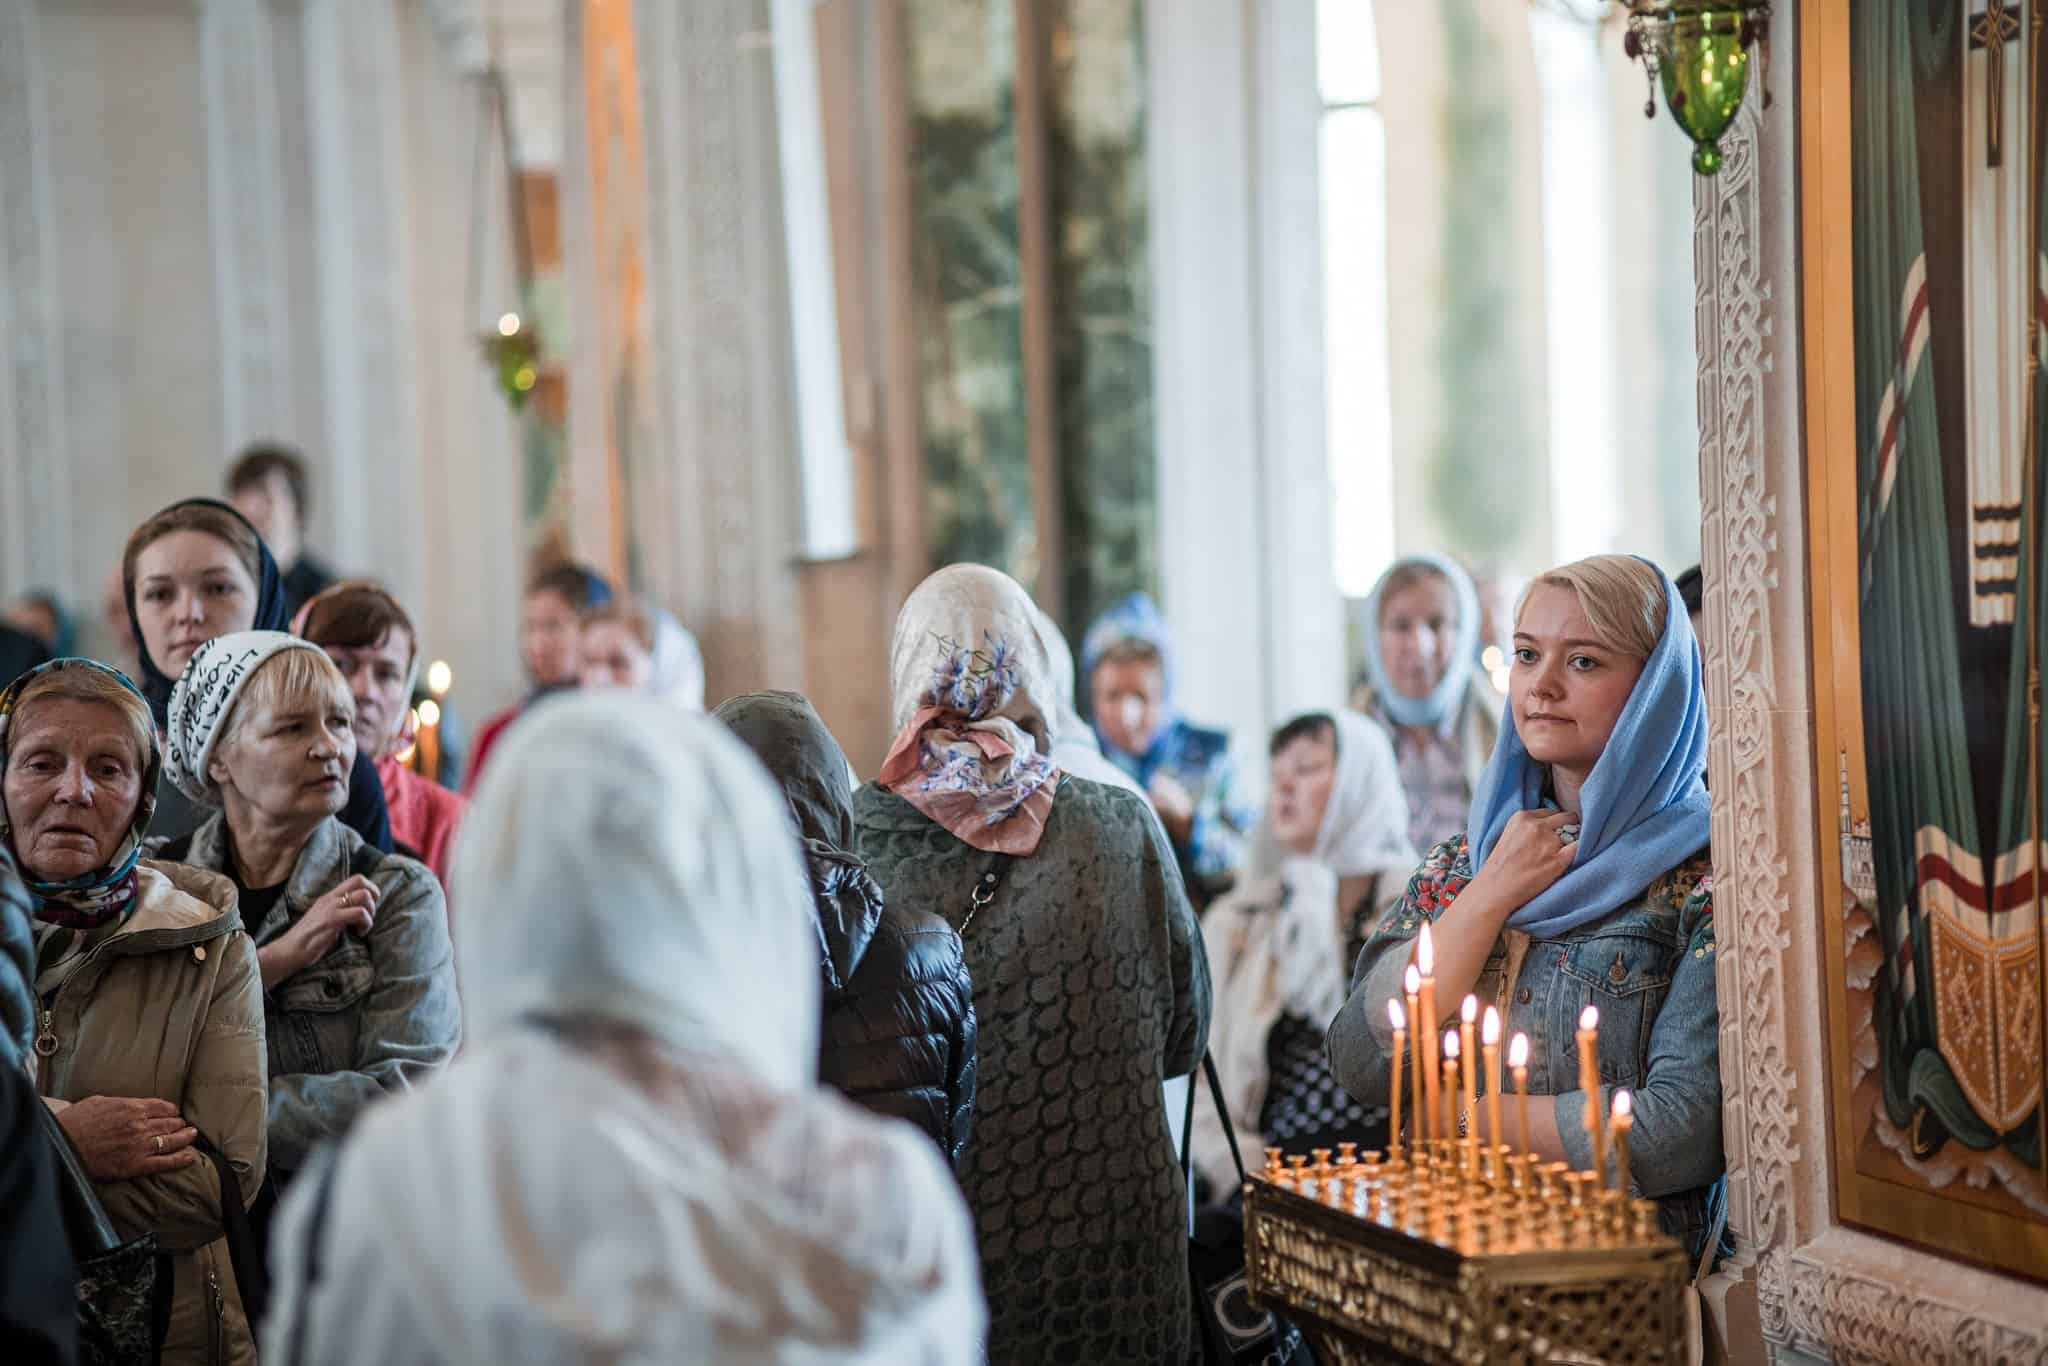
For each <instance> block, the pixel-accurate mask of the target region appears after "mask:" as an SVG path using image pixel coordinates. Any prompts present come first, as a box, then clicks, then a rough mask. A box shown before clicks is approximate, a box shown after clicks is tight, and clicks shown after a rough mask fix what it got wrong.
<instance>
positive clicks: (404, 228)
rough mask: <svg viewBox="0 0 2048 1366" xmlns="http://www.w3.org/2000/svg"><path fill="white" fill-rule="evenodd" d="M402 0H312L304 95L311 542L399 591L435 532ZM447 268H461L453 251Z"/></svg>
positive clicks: (407, 586) (410, 586) (408, 587)
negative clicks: (314, 367)
mask: <svg viewBox="0 0 2048 1366" xmlns="http://www.w3.org/2000/svg"><path fill="white" fill-rule="evenodd" d="M394 4H395V0H307V3H306V9H305V21H304V23H305V62H306V87H307V88H306V99H307V123H308V129H309V140H310V143H311V146H312V175H313V207H314V215H315V218H316V220H317V232H318V248H319V256H318V273H319V286H318V289H317V299H318V318H319V329H318V332H319V341H320V355H321V365H322V372H323V380H324V389H325V392H326V395H327V401H326V408H327V425H326V431H325V432H324V433H323V434H322V439H321V440H319V441H317V442H309V444H310V445H311V446H312V447H313V449H312V450H310V451H309V455H310V456H312V458H313V459H314V460H315V462H316V463H317V465H318V466H319V470H320V476H321V477H320V487H321V489H322V490H323V494H322V496H321V499H320V501H319V502H318V503H317V504H316V506H315V507H314V510H313V516H314V521H315V524H316V528H317V533H318V534H317V535H316V536H315V538H314V543H315V544H318V545H321V546H324V547H326V548H327V549H328V551H329V552H330V554H331V555H332V556H333V558H334V560H335V561H336V562H337V563H340V564H346V565H350V566H359V567H360V568H361V569H362V570H363V571H365V572H369V573H373V574H375V575H377V576H378V577H380V578H382V579H384V580H385V581H386V582H388V583H389V584H390V585H391V586H392V588H393V589H394V590H395V591H398V592H400V593H405V592H409V591H412V590H414V589H415V587H416V585H417V583H418V581H419V564H420V544H421V538H422V536H423V535H424V533H425V531H426V527H425V525H424V520H425V519H424V517H423V512H422V499H421V496H420V470H421V464H422V456H423V452H422V449H421V442H420V437H419V419H418V395H417V392H416V389H415V385H416V383H417V372H418V366H419V360H420V357H419V355H418V353H417V344H416V341H417V339H416V334H415V330H414V318H413V289H412V283H413V282H412V272H411V253H410V249H409V248H410V243H411V241H412V219H411V206H410V203H409V193H408V185H407V180H408V176H407V169H408V166H409V157H410V155H411V153H412V151H413V146H412V142H411V139H410V138H409V137H408V135H407V131H406V128H405V123H404V118H405V100H404V71H403V65H402V63H401V59H400V51H399V30H398V15H397V13H396V11H395V8H394ZM448 264H449V268H450V269H455V268H458V267H459V264H460V263H459V262H450V263H448Z"/></svg>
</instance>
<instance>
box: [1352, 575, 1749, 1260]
mask: <svg viewBox="0 0 2048 1366" xmlns="http://www.w3.org/2000/svg"><path fill="white" fill-rule="evenodd" d="M1706 756H1707V723H1706V703H1705V698H1704V696H1703V693H1702V687H1701V676H1700V656H1699V648H1698V646H1697V645H1696V644H1695V643H1694V640H1693V634H1692V626H1691V624H1690V622H1689V621H1688V620H1687V618H1686V613H1685V606H1684V604H1683V602H1681V601H1680V598H1679V594H1678V589H1677V587H1676V585H1674V584H1673V583H1672V582H1671V580H1670V578H1669V577H1667V576H1666V575H1665V574H1664V573H1663V572H1662V571H1661V570H1659V569H1657V568H1656V567H1655V566H1654V565H1651V564H1650V563H1649V562H1648V561H1645V560H1639V559H1634V558H1632V557H1628V556H1620V555H1599V556H1594V557H1593V558H1591V559H1586V560H1580V561H1578V562H1576V563H1573V564H1569V565H1565V566H1563V567H1562V568H1559V569H1554V570H1551V571H1550V572H1549V573H1547V574H1542V575H1539V576H1538V577H1537V578H1536V580H1535V582H1534V583H1533V584H1532V585H1531V586H1530V588H1529V590H1528V592H1527V594H1526V595H1525V596H1524V597H1523V599H1522V604H1521V608H1520V611H1519V612H1518V613H1517V615H1516V620H1515V634H1514V661H1513V666H1512V679H1511V683H1510V686H1509V699H1508V715H1507V723H1506V724H1505V725H1503V727H1502V729H1501V735H1500V742H1499V744H1498V745H1496V746H1495V748H1494V752H1493V758H1492V759H1491V761H1490V762H1489V763H1488V764H1487V767H1486V772H1485V774H1484V775H1483V776H1482V777H1481V779H1480V783H1479V787H1478V790H1477V791H1476V792H1474V794H1473V797H1472V805H1471V809H1470V812H1469V816H1468V821H1467V825H1466V829H1465V831H1464V832H1463V833H1461V834H1458V835H1455V836H1453V837H1452V838H1450V839H1448V840H1445V841H1444V842H1443V843H1441V844H1439V845H1437V846H1436V847H1435V848H1434V849H1432V850H1431V851H1430V852H1429V854H1428V855H1426V856H1425V857H1424V859H1423V862H1422V867H1421V868H1420V870H1418V871H1417V873H1416V874H1415V876H1414V877H1413V878H1412V879H1411V880H1410V881H1409V884H1408V890H1407V892H1406V894H1405V895H1404V896H1403V898H1402V900H1401V902H1400V904H1399V905H1397V906H1395V907H1394V908H1393V910H1392V911H1390V912H1389V914H1388V916H1387V919H1386V921H1385V922H1384V923H1383V925H1382V926H1381V929H1380V931H1379V932H1378V933H1377V934H1376V935H1375V936H1374V937H1373V938H1372V939H1371V940H1370V941H1369V942H1368V943H1367V945H1366V948H1365V951H1364V953H1362V954H1361V955H1360V957H1359V961H1358V965H1357V968H1356V970H1355V971H1354V973H1353V975H1352V982H1351V995H1350V999H1349V1000H1347V1001H1346V1002H1345V1004H1344V1008H1343V1010H1342V1011H1341V1012H1339V1014H1338V1015H1337V1018H1336V1020H1335V1022H1334V1023H1333V1024H1332V1025H1331V1027H1330V1034H1329V1041H1328V1042H1329V1052H1330V1060H1331V1063H1332V1065H1333V1066H1334V1067H1335V1069H1336V1072H1337V1076H1338V1079H1339V1080H1340V1081H1342V1082H1343V1083H1344V1085H1345V1087H1346V1089H1348V1090H1349V1091H1350V1092H1351V1094H1352V1095H1354V1096H1357V1097H1360V1098H1361V1099H1377V1098H1378V1097H1381V1096H1384V1095H1386V1094H1387V1085H1388V1081H1389V1076H1388V1074H1389V1071H1390V1059H1391V1051H1392V1046H1393V1038H1392V1030H1391V1026H1390V1022H1389V1020H1388V1015H1387V1002H1388V1001H1389V1000H1390V999H1398V998H1399V997H1400V996H1401V995H1402V980H1401V979H1402V976H1403V974H1404V972H1405V971H1406V969H1407V967H1408V965H1409V963H1410V962H1411V960H1412V958H1413V957H1414V954H1415V951H1416V947H1417V946H1416V943H1415V940H1416V938H1417V937H1418V935H1419V934H1420V933H1421V930H1422V927H1423V926H1424V925H1428V926H1430V927H1431V933H1432V936H1433V939H1434V948H1435V965H1434V966H1435V975H1436V984H1437V985H1436V990H1437V1000H1438V1002H1439V1003H1440V1005H1441V1007H1442V1009H1443V1010H1444V1012H1445V1018H1444V1019H1441V1020H1434V1021H1430V1022H1429V1024H1430V1026H1431V1027H1433V1028H1435V1029H1439V1030H1440V1029H1442V1028H1444V1026H1445V1025H1446V1024H1447V1023H1448V1022H1449V1021H1450V1020H1451V1019H1452V1018H1454V1017H1455V1012H1456V1011H1457V1009H1458V1007H1459V1004H1460V1002H1461V1000H1462V999H1463V997H1464V996H1465V995H1466V994H1467V993H1468V992H1471V993H1476V994H1477V995H1478V996H1479V998H1480V999H1481V1000H1482V1001H1484V1002H1489V1003H1492V1004H1493V1005H1494V1006H1495V1007H1496V1008H1497V1009H1498V1010H1499V1011H1500V1013H1501V1015H1502V1018H1503V1021H1504V1033H1503V1037H1504V1038H1511V1037H1512V1036H1513V1035H1514V1034H1515V1033H1525V1034H1527V1035H1528V1037H1529V1094H1530V1095H1531V1096H1532V1097H1545V1098H1546V1100H1545V1101H1544V1103H1541V1104H1536V1105H1532V1106H1531V1107H1530V1112H1529V1113H1530V1120H1531V1124H1530V1128H1531V1141H1532V1144H1533V1146H1534V1147H1535V1149H1536V1151H1537V1152H1538V1153H1539V1154H1541V1155H1542V1156H1543V1157H1544V1158H1545V1159H1546V1160H1560V1161H1565V1162H1569V1163H1570V1164H1571V1165H1572V1167H1574V1168H1577V1169H1591V1168H1592V1167H1593V1166H1594V1165H1595V1158H1594V1150H1593V1138H1592V1135H1591V1134H1589V1132H1588V1130H1587V1126H1586V1122H1585V1114H1586V1108H1587V1100H1588V1097H1587V1094H1586V1090H1585V1089H1584V1088H1585V1087H1587V1086H1589V1085H1590V1086H1592V1087H1594V1088H1596V1090H1597V1094H1596V1095H1595V1096H1594V1097H1593V1101H1594V1104H1595V1105H1596V1106H1597V1107H1598V1108H1599V1110H1600V1111H1601V1113H1603V1114H1605V1113H1606V1112H1607V1110H1608V1108H1609V1106H1610V1105H1611V1102H1612V1096H1613V1093H1614V1092H1615V1091H1616V1090H1621V1089H1626V1090H1628V1091H1630V1092H1631V1093H1632V1097H1631V1099H1632V1102H1633V1105H1634V1115H1635V1130H1634V1140H1633V1143H1632V1145H1631V1148H1632V1154H1631V1157H1632V1160H1631V1165H1630V1175H1631V1180H1632V1183H1633V1186H1634V1193H1635V1194H1636V1195H1638V1196H1641V1197H1644V1198H1647V1199H1654V1200H1656V1201H1657V1202H1658V1205H1659V1207H1660V1210H1661V1213H1662V1216H1663V1220H1664V1224H1665V1227H1666V1229H1667V1230H1668V1231H1669V1232H1671V1233H1673V1234H1675V1235H1677V1236H1679V1237H1681V1238H1684V1239H1686V1240H1687V1241H1688V1242H1689V1244H1690V1245H1691V1247H1692V1250H1693V1253H1694V1255H1695V1256H1696V1257H1697V1256H1699V1255H1701V1254H1702V1253H1704V1252H1706V1251H1707V1250H1708V1249H1709V1245H1710V1244H1711V1243H1712V1242H1713V1241H1714V1240H1715V1238H1716V1236H1717V1234H1718V1228H1719V1214H1720V1210H1721V1208H1722V1203H1721V1202H1722V1153H1721V1070H1720V1053H1719V1032H1718V1027H1717V1025H1718V1019H1719V1014H1718V1008H1717V1006H1716V1002H1715V996H1714V906H1713V879H1712V876H1711V865H1710V862H1709V860H1708V857H1707V852H1708V851H1707V835H1708V804H1707V791H1706V785H1705V783H1704V781H1703V775H1704V772H1705V768H1706ZM1587 1006H1594V1007H1597V1008H1598V1010H1599V1046H1598V1058H1597V1061H1598V1070H1599V1075H1598V1077H1597V1078H1582V1077H1581V1076H1580V1074H1579V1064H1578V1053H1577V1049H1576V1046H1575V1042H1574V1033H1575V1031H1576V1029H1577V1028H1578V1023H1579V1019H1580V1015H1581V1013H1582V1012H1583V1011H1584V1010H1585V1008H1586V1007H1587Z"/></svg>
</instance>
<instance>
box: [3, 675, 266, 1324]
mask: <svg viewBox="0 0 2048 1366" xmlns="http://www.w3.org/2000/svg"><path fill="white" fill-rule="evenodd" d="M160 767H161V755H160V752H159V750H158V747H157V733H156V725H155V723H154V721H153V720H152V718H151V716H150V714H149V705H148V703H147V702H145V701H144V700H143V697H142V694H141V693H140V692H139V691H137V690H136V688H135V686H134V684H132V683H130V682H129V681H128V680H127V679H126V678H125V677H123V676H122V675H121V674H118V673H116V672H115V671H114V670H112V669H109V668H107V667H106V666H105V665H101V664H95V663H93V662H91V661H90V660H84V659H60V660H57V661H55V662H54V663H51V664H46V665H44V666H43V667H42V668H40V669H38V670H36V671H35V672H33V673H30V674H28V675H26V676H24V677H23V678H21V679H19V680H17V681H16V682H15V683H14V684H13V685H12V686H11V687H9V688H8V689H7V690H6V691H5V692H0V843H4V845H5V848H6V851H7V852H8V853H10V854H12V855H13V856H14V858H15V859H16V861H18V862H19V864H20V865H21V868H22V870H23V873H24V876H25V877H26V879H27V881H28V886H29V891H30V893H31V895H32V897H33V907H34V910H33V914H34V920H35V958H36V964H35V989H36V993H37V997H38V1000H37V1002H36V1005H37V1019H36V1024H35V1044H34V1050H33V1057H32V1061H33V1064H34V1069H35V1076H36V1082H37V1086H38V1089H39V1090H40V1091H41V1093H42V1094H43V1095H44V1096H45V1097H47V1098H48V1104H49V1105H50V1106H51V1108H52V1109H54V1110H55V1111H56V1112H57V1122H58V1124H59V1125H60V1126H61V1127H62V1128H63V1130H64V1135H65V1137H66V1138H67V1139H68V1140H69V1141H70V1143H71V1145H72V1147H74V1148H75V1149H76V1150H77V1152H78V1156H79V1159H80V1162H81V1164H82V1165H83V1166H84V1168H85V1172H86V1174H87V1175H88V1176H89V1177H91V1178H92V1182H93V1186H94V1189H95V1191H96V1193H97V1194H98V1195H99V1197H100V1201H101V1203H102V1204H103V1205H105V1206H106V1210H107V1213H108V1215H109V1216H110V1217H111V1218H112V1220H113V1222H114V1224H115V1227H116V1230H117V1231H118V1232H119V1233H120V1234H121V1236H122V1237H123V1238H129V1239H132V1238H138V1237H141V1236H142V1235H143V1234H145V1233H154V1234H155V1235H156V1238H157V1244H158V1246H159V1248H161V1249H162V1250H163V1251H164V1252H166V1253H168V1254H170V1256H171V1262H170V1279H171V1287H172V1301H171V1313H170V1322H169V1328H168V1331H167V1334H166V1337H165V1341H164V1345H163V1360H164V1361H166V1362H172V1363H178V1362H190V1363H198V1362H201V1361H208V1362H221V1361H228V1362H249V1361H253V1360H254V1359H255V1342H254V1336H253V1331H252V1324H251V1322H250V1320H251V1318H253V1315H254V1308H255V1300H254V1294H255V1288H254V1287H253V1286H251V1285H245V1284H244V1283H243V1282H242V1280H241V1273H243V1272H249V1273H250V1274H251V1275H252V1276H253V1275H255V1274H256V1270H255V1266H254V1263H253V1260H245V1261H239V1262H238V1261H237V1260H236V1256H235V1254H236V1252H237V1249H236V1248H235V1247H233V1246H231V1244H230V1241H229V1234H228V1229H229V1228H230V1227H235V1226H239V1225H240V1224H241V1220H242V1216H243V1213H244V1209H245V1207H246V1205H247V1203H248V1202H249V1201H250V1200H252V1199H254V1198H255V1196H256V1192H257V1189H258V1186H259V1184H260V1182H261V1181H262V1178H263V1171H264V1149H265V1124H264V1102H265V1089H264V1064H263V990H262V984H261V982H260V981H259V980H258V974H257V967H256V950H255V948H254V946H253V945H252V944H251V943H250V942H249V936H248V935H246V934H244V933H243V932H242V922H241V919H240V917H239V916H238V915H237V914H236V910H235V893H234V888H233V887H232V886H231V885H230V884H229V883H228V881H227V879H225V878H222V877H217V876H215V875H213V874H211V873H206V872H202V871H200V870H198V869H195V868H186V867H181V866H179V865H177V864H174V863H156V862H150V861H146V860H143V859H142V857H141V853H142V839H143V833H144V831H146V830H147V829H148V827H149V821H150V816H151V814H152V808H153V807H154V806H155V804H156V784H157V773H158V769H159V768H160ZM202 1135H203V1136H204V1138H205V1141H206V1142H207V1143H209V1144H211V1145H213V1146H214V1147H215V1148H217V1149H218V1150H219V1151H220V1152H221V1153H222V1154H223V1155H224V1159H225V1163H226V1170H227V1171H228V1172H229V1174H230V1175H231V1176H232V1177H233V1182H232V1189H229V1190H223V1189H222V1185H223V1183H222V1181H221V1179H220V1172H221V1169H220V1168H218V1167H216V1166H214V1165H212V1164H211V1163H209V1162H206V1161H203V1160H201V1157H202V1154H201V1149H200V1147H199V1146H198V1145H199V1144H200V1140H201V1136H202ZM239 1251H240V1253H241V1255H242V1256H243V1257H244V1258H247V1259H253V1257H254V1254H255V1249H254V1248H253V1247H250V1246H247V1245H244V1246H243V1247H242V1248H241V1249H239ZM245 1293H247V1294H249V1295H250V1297H251V1298H250V1300H249V1308H248V1310H247V1311H245V1308H244V1298H243V1297H244V1294H245Z"/></svg>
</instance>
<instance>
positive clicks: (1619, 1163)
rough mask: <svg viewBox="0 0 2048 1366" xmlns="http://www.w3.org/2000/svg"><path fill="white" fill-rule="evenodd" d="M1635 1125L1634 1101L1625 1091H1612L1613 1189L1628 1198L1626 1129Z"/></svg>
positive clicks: (1623, 1197)
mask: <svg viewBox="0 0 2048 1366" xmlns="http://www.w3.org/2000/svg"><path fill="white" fill-rule="evenodd" d="M1635 1127H1636V1116H1635V1102H1634V1101H1633V1100H1631V1099H1630V1098H1629V1094H1628V1092H1626V1091H1616V1092H1615V1093H1614V1189H1615V1190H1617V1191H1618V1192H1620V1193H1621V1198H1622V1199H1624V1200H1626V1199H1627V1198H1628V1131H1629V1130H1631V1129H1633V1128H1635Z"/></svg>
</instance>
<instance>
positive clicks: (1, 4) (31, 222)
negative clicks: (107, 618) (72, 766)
mask: <svg viewBox="0 0 2048 1366" xmlns="http://www.w3.org/2000/svg"><path fill="white" fill-rule="evenodd" d="M36 28H37V26H36V5H35V0H0V489H4V490H5V491H6V492H5V494H4V495H0V588H6V589H9V590H17V591H18V590H20V589H24V588H27V587H30V586H31V585H32V584H33V583H36V582H53V583H60V584H61V583H65V582H68V581H69V580H70V578H71V577H72V574H73V569H74V567H73V566H72V565H71V563H70V561H69V555H70V550H71V546H70V536H69V534H68V529H69V527H70V517H69V515H68V514H69V511H70V506H71V498H70V481H69V479H68V478H67V477H66V468H67V467H66V462H65V444H64V409H63V404H62V402H61V401H60V398H59V395H60V394H61V393H62V391H63V378H62V375H61V373H60V366H61V362H62V351H61V348H60V347H59V345H58V334H57V319H58V304H57V259H56V250H55V246H54V241H55V224H54V223H53V222H52V214H51V194H50V149H49V141H48V139H49V127H48V110H47V108H46V106H45V104H44V92H43V81H44V78H45V77H44V71H43V67H42V63H41V61H40V60H39V57H40V49H39V44H38V41H37V32H36Z"/></svg>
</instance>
